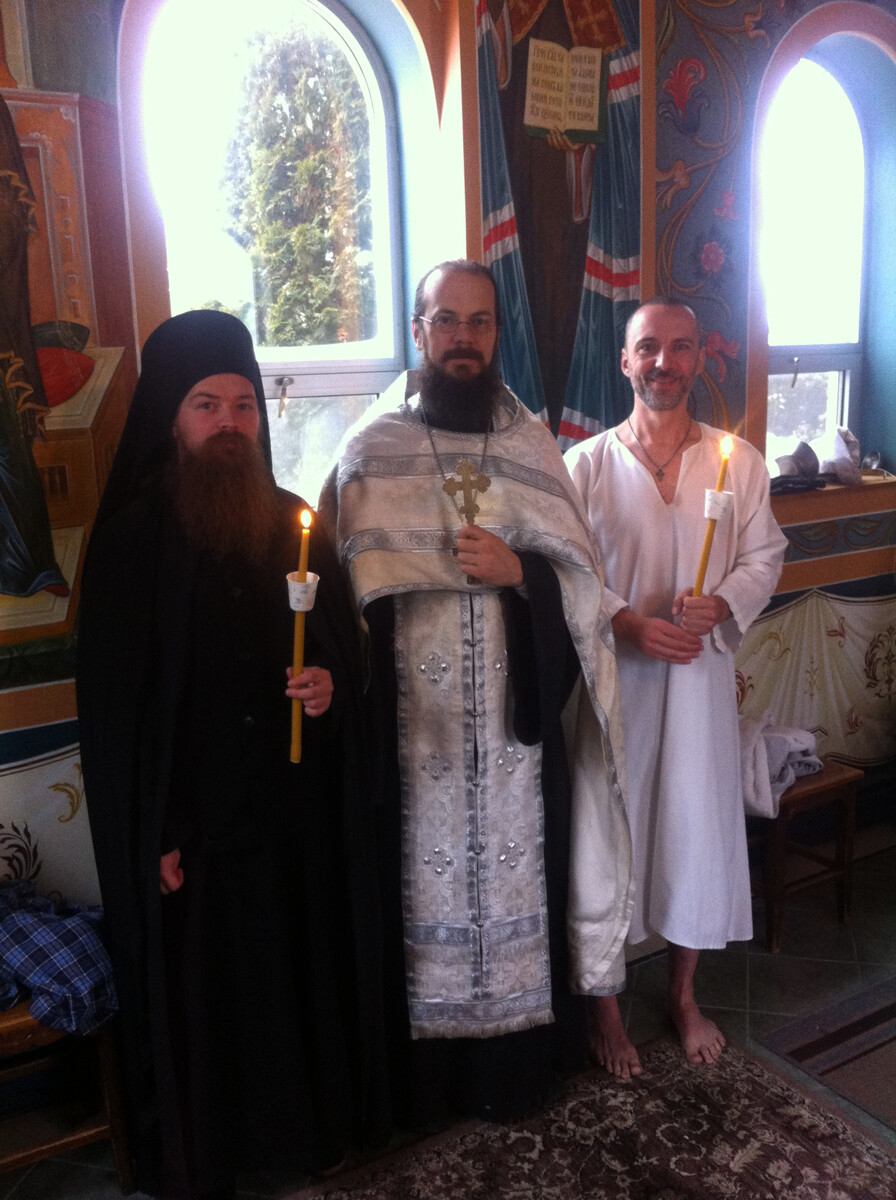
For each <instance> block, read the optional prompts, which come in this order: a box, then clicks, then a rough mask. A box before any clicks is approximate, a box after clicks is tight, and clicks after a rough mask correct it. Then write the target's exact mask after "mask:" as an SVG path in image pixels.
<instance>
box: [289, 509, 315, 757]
mask: <svg viewBox="0 0 896 1200" xmlns="http://www.w3.org/2000/svg"><path fill="white" fill-rule="evenodd" d="M299 519H300V520H301V522H302V545H301V548H300V549H299V569H298V571H297V572H296V581H297V582H298V583H306V582H307V579H308V545H309V542H310V540H311V512H310V510H309V509H307V508H305V509H303V510H302V513H301V516H300V518H299ZM304 660H305V614H304V612H297V613H296V615H295V627H294V630H293V639H292V674H293V679H295V678H297V677H298V676H299V675H301V674H302V671H303V670H304ZM289 761H290V762H294V763H297V762H301V761H302V701H301V700H293V702H292V742H291V745H290V751H289Z"/></svg>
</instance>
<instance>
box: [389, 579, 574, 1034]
mask: <svg viewBox="0 0 896 1200" xmlns="http://www.w3.org/2000/svg"><path fill="white" fill-rule="evenodd" d="M395 645H396V667H397V675H398V690H399V747H398V756H399V765H400V770H401V780H402V828H403V830H404V834H403V837H404V846H403V860H404V881H403V882H404V887H403V898H404V928H405V954H406V961H407V972H408V1001H409V1005H410V1013H411V1024H412V1028H413V1029H414V1031H415V1034H416V1036H432V1035H433V1034H434V1033H438V1034H439V1035H440V1036H443V1037H445V1036H449V1037H450V1036H452V1035H454V1036H471V1035H472V1036H480V1037H491V1036H493V1035H494V1034H497V1033H509V1032H512V1031H515V1030H518V1029H526V1028H529V1027H530V1026H533V1025H540V1024H545V1023H547V1022H548V1021H550V1020H551V1019H552V1016H551V986H550V958H549V954H548V945H547V936H548V932H547V926H548V920H547V898H546V888H545V878H544V857H543V843H544V813H543V807H542V797H541V748H540V746H533V747H525V746H521V745H520V744H519V743H517V742H515V740H514V737H513V732H512V729H511V727H510V716H509V715H510V713H511V711H512V699H511V697H510V695H509V694H508V692H509V679H508V674H507V651H506V646H505V639H504V618H503V613H502V611H501V602H500V600H499V598H498V596H497V594H495V593H494V592H491V593H489V592H476V593H466V592H409V593H407V594H405V595H402V596H398V597H396V601H395Z"/></svg>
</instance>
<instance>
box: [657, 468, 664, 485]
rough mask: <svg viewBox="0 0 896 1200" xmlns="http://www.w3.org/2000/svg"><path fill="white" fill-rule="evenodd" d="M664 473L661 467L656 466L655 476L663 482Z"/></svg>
mask: <svg viewBox="0 0 896 1200" xmlns="http://www.w3.org/2000/svg"><path fill="white" fill-rule="evenodd" d="M665 474H666V472H665V471H664V470H663V468H662V467H659V468H657V472H656V477H657V479H658V480H659V481H660V483H662V482H663V478H664V476H665Z"/></svg>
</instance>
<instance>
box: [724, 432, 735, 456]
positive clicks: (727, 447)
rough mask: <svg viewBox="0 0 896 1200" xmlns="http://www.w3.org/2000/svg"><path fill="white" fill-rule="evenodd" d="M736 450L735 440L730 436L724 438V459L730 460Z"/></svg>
mask: <svg viewBox="0 0 896 1200" xmlns="http://www.w3.org/2000/svg"><path fill="white" fill-rule="evenodd" d="M733 449H734V440H733V438H731V437H730V436H728V437H723V438H722V458H730V457H731V451H732V450H733Z"/></svg>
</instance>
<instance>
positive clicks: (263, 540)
mask: <svg viewBox="0 0 896 1200" xmlns="http://www.w3.org/2000/svg"><path fill="white" fill-rule="evenodd" d="M175 496H176V505H177V513H178V516H179V518H180V522H181V525H182V527H183V529H184V532H185V533H186V535H187V538H188V539H189V541H190V542H192V544H193V545H194V546H196V547H197V548H198V549H199V550H202V551H204V552H206V553H208V554H210V555H211V556H212V557H213V558H215V559H217V560H218V561H221V560H222V559H224V558H227V557H228V556H229V555H231V554H238V555H241V556H242V557H244V558H247V559H249V561H250V562H254V563H260V562H262V561H263V560H264V557H265V555H266V553H267V550H268V547H269V546H270V544H271V539H272V538H273V536H274V531H275V529H276V528H277V521H278V515H279V506H278V502H277V490H276V485H275V483H274V478H273V476H272V475H271V472H270V468H269V467H268V465H267V463H266V462H265V461H264V455H263V454H262V451H261V446H260V445H259V444H258V442H256V441H254V440H253V439H252V438H248V437H246V436H245V434H242V433H226V432H225V433H216V434H215V435H214V436H213V437H210V438H209V439H208V441H206V442H203V444H202V445H201V446H200V447H199V449H198V450H196V451H193V452H189V453H188V454H187V455H186V456H185V457H184V458H183V459H182V460H181V462H180V463H179V464H178V467H177V475H176V485H175Z"/></svg>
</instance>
